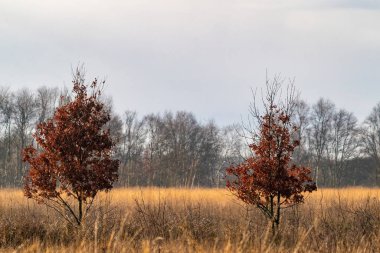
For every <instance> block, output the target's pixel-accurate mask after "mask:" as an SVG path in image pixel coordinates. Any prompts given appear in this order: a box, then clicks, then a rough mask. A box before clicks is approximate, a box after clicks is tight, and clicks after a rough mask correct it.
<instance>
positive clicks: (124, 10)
mask: <svg viewBox="0 0 380 253" xmlns="http://www.w3.org/2000/svg"><path fill="white" fill-rule="evenodd" d="M78 64H84V65H85V68H86V72H87V73H86V77H87V79H88V80H89V81H90V80H91V79H93V78H94V77H98V78H99V79H105V80H106V83H107V84H106V87H105V93H106V94H107V95H108V96H111V97H112V98H113V103H114V108H115V110H116V111H117V112H118V113H120V114H121V113H123V112H124V111H125V110H135V111H137V112H138V113H139V115H141V116H142V115H145V114H147V113H158V112H164V111H168V110H171V111H177V110H186V111H191V112H193V113H194V114H195V115H196V116H197V118H198V119H200V120H201V121H204V122H206V121H208V120H211V119H213V120H214V121H215V122H216V123H217V124H219V125H228V124H232V123H236V122H240V121H241V119H242V118H244V117H246V115H247V114H248V107H249V104H250V102H251V101H252V94H251V89H260V88H262V87H263V86H264V84H265V78H266V73H268V76H269V77H271V76H273V75H275V74H281V76H282V77H284V78H285V79H287V78H291V79H293V78H295V85H296V88H297V89H298V90H299V91H300V93H301V97H302V98H303V99H304V100H305V101H307V102H308V103H310V104H312V103H315V102H316V101H317V100H318V99H319V98H320V97H324V98H328V99H330V100H332V101H333V102H334V103H335V104H336V106H337V107H338V108H344V109H346V110H348V111H351V112H353V113H354V114H355V115H356V116H357V117H358V119H359V120H360V121H362V120H364V119H365V117H366V116H367V115H368V114H369V113H370V111H371V109H372V107H374V106H375V105H376V104H377V103H378V102H380V1H378V0H362V1H357V0H346V1H343V0H308V1H305V0H287V1H283V0H150V1H148V0H66V1H61V0H60V1H55V0H25V1H20V0H0V77H1V78H0V86H9V87H11V89H13V90H17V89H19V88H22V87H27V88H30V89H32V90H33V89H36V88H37V87H39V86H42V85H45V86H52V87H63V86H67V87H70V86H71V77H72V76H71V70H72V68H75V67H76V66H77V65H78Z"/></svg>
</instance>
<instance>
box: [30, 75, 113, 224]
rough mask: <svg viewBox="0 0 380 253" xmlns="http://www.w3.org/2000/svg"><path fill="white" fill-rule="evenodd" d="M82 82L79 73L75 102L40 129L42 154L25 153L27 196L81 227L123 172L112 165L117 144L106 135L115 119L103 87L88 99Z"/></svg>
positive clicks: (37, 135) (94, 89)
mask: <svg viewBox="0 0 380 253" xmlns="http://www.w3.org/2000/svg"><path fill="white" fill-rule="evenodd" d="M79 77H81V74H80V73H79V71H78V72H77V76H76V78H75V79H74V81H73V85H74V87H73V92H74V93H75V97H74V99H73V101H71V102H69V103H67V104H64V105H62V106H60V107H59V108H57V110H56V111H55V113H54V116H53V117H52V118H51V119H48V120H47V121H45V122H42V123H40V124H39V125H38V126H37V129H36V132H35V134H34V138H35V141H36V143H37V144H38V148H35V147H33V146H29V147H27V148H25V149H24V157H23V159H24V161H25V162H28V163H29V165H30V168H29V171H28V174H27V175H26V177H25V182H24V192H25V196H27V197H28V198H32V199H35V200H37V201H38V202H39V203H44V204H46V205H48V206H50V207H52V208H54V209H55V210H56V211H58V212H59V213H60V214H62V216H63V217H65V219H66V220H68V221H73V220H74V223H77V224H78V225H80V224H81V222H82V219H83V217H84V215H85V214H86V213H87V211H88V209H89V208H90V207H91V204H92V202H93V199H94V198H95V196H96V194H97V193H98V191H102V190H110V189H111V188H112V186H113V182H114V181H115V180H116V179H117V177H118V174H117V170H118V166H119V161H118V160H115V159H112V148H113V146H114V142H113V140H112V139H111V137H110V134H109V131H108V130H105V129H104V126H105V124H106V123H107V122H108V121H109V120H110V115H109V111H107V110H106V109H105V108H104V104H103V103H102V102H101V101H100V100H99V96H100V94H101V92H100V88H99V85H98V82H97V80H96V79H95V81H93V82H92V84H91V85H90V88H91V89H90V91H91V94H88V91H87V89H88V86H87V85H85V84H84V83H83V79H82V78H79ZM70 199H74V203H75V204H72V203H71V202H69V200H70ZM74 205H77V206H76V208H75V206H74ZM74 209H76V210H77V211H75V210H74Z"/></svg>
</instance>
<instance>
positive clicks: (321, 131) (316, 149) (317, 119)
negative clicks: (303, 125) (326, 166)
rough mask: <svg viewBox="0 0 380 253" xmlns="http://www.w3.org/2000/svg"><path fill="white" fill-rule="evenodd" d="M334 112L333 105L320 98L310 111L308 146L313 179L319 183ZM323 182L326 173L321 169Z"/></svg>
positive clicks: (325, 178)
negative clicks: (312, 167)
mask: <svg viewBox="0 0 380 253" xmlns="http://www.w3.org/2000/svg"><path fill="white" fill-rule="evenodd" d="M334 112H335V105H334V104H333V103H332V102H331V101H330V100H326V99H323V98H320V99H319V100H318V101H317V103H316V104H315V105H314V106H313V108H312V112H311V117H310V118H311V122H310V127H309V129H308V132H309V133H308V139H309V148H310V151H311V152H312V154H313V157H314V162H315V163H314V164H315V171H314V180H315V182H316V183H317V184H318V183H319V180H318V179H319V174H320V170H321V169H322V168H321V165H322V161H323V159H324V158H325V159H327V156H328V154H326V153H327V149H328V144H329V141H330V139H331V131H332V120H333V116H334ZM321 172H322V176H323V178H322V179H323V183H324V184H326V181H327V173H326V171H325V170H322V171H321Z"/></svg>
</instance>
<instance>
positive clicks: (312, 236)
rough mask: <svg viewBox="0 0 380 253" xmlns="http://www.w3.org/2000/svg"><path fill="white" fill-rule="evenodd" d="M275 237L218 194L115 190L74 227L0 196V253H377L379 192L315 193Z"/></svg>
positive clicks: (17, 198)
mask: <svg viewBox="0 0 380 253" xmlns="http://www.w3.org/2000/svg"><path fill="white" fill-rule="evenodd" d="M283 217H284V218H283V222H282V224H281V225H280V228H279V230H278V233H277V234H276V235H275V236H272V233H271V231H270V229H271V228H270V224H269V223H268V221H267V220H266V219H265V217H264V216H263V215H262V214H261V213H260V212H259V211H258V210H257V209H255V208H250V207H247V206H245V205H243V204H242V203H241V202H239V201H238V200H237V199H235V197H234V196H232V195H231V194H230V193H229V192H228V191H226V190H223V189H178V188H176V189H174V188H169V189H162V188H142V189H140V188H130V189H114V190H112V191H111V193H109V194H101V195H99V196H98V199H97V201H96V203H95V206H94V208H93V212H92V214H91V216H89V217H88V218H87V219H86V222H85V224H84V225H83V226H82V228H81V229H75V228H73V227H71V226H70V225H69V224H67V223H65V222H64V221H62V220H61V219H60V218H59V216H58V215H57V214H55V213H54V211H52V210H50V209H48V208H46V207H45V206H43V205H38V204H36V203H35V202H34V201H32V200H27V199H26V198H25V197H23V194H22V192H21V191H19V190H12V189H4V190H1V191H0V228H1V230H0V250H1V251H2V252H380V189H368V188H345V189H319V190H318V191H317V192H315V193H312V194H311V195H309V196H307V198H306V201H305V204H303V205H300V206H297V207H292V208H289V209H285V210H284V215H283Z"/></svg>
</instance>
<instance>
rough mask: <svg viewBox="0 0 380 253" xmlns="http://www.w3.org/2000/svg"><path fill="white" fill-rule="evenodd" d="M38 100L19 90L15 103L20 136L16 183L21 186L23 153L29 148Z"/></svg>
mask: <svg viewBox="0 0 380 253" xmlns="http://www.w3.org/2000/svg"><path fill="white" fill-rule="evenodd" d="M35 116H36V100H35V96H34V94H33V93H32V92H31V91H30V90H28V89H22V90H19V91H18V92H17V93H16V95H15V101H14V122H15V127H16V132H17V136H18V139H19V141H18V145H17V173H16V178H15V183H16V184H19V183H21V182H19V181H20V179H21V177H22V176H23V163H22V157H21V151H22V150H23V149H24V148H25V147H26V146H27V144H28V139H30V137H31V136H30V133H31V131H32V128H33V127H34V124H35Z"/></svg>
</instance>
